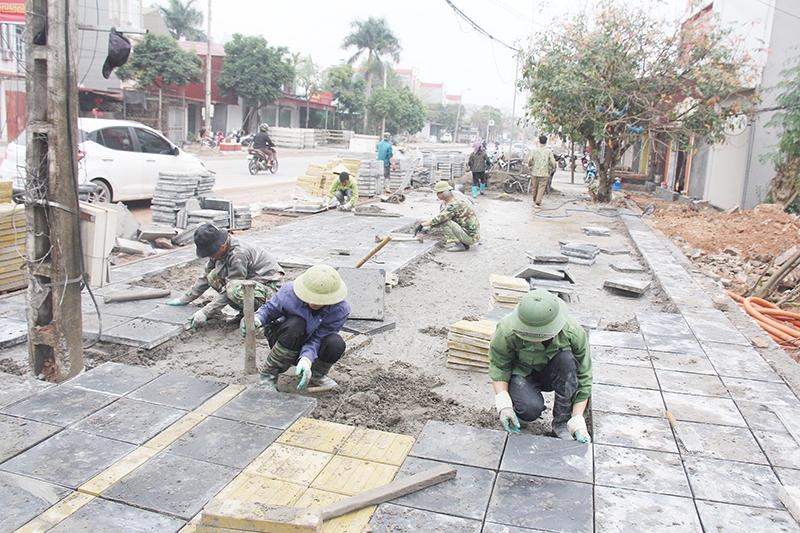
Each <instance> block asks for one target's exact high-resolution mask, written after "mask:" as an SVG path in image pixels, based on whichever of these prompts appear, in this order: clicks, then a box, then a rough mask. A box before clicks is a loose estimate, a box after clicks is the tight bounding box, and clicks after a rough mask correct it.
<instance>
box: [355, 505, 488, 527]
mask: <svg viewBox="0 0 800 533" xmlns="http://www.w3.org/2000/svg"><path fill="white" fill-rule="evenodd" d="M369 524H370V526H371V527H372V531H375V532H378V531H387V532H388V531H398V532H399V531H414V532H415V533H444V532H445V531H447V533H480V531H481V522H480V521H479V520H467V519H466V518H457V517H455V516H448V515H445V514H440V513H431V512H429V511H420V510H419V509H411V508H409V507H402V506H400V505H394V504H391V503H384V504H381V505H379V506H378V509H377V511H375V514H374V515H372V518H371V519H370V521H369Z"/></svg>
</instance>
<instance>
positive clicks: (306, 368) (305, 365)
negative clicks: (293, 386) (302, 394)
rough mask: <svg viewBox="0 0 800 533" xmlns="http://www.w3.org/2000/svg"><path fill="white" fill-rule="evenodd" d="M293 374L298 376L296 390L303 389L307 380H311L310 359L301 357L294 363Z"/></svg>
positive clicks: (306, 384)
mask: <svg viewBox="0 0 800 533" xmlns="http://www.w3.org/2000/svg"><path fill="white" fill-rule="evenodd" d="M294 374H295V375H296V376H300V383H298V384H297V390H299V391H302V390H305V389H306V387H307V386H308V382H309V381H310V380H311V359H309V358H308V357H301V358H300V360H299V361H298V362H297V365H295V369H294Z"/></svg>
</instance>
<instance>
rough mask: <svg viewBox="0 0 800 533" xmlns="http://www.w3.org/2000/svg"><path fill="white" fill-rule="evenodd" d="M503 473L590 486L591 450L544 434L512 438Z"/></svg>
mask: <svg viewBox="0 0 800 533" xmlns="http://www.w3.org/2000/svg"><path fill="white" fill-rule="evenodd" d="M500 470H501V471H505V472H515V473H517V474H529V475H532V476H540V477H550V478H556V479H564V480H568V481H580V482H583V483H591V482H592V448H591V447H590V446H589V445H588V444H581V443H580V442H577V441H572V442H570V441H564V440H562V439H557V438H553V437H544V436H542V435H529V434H520V435H511V436H510V437H509V439H508V441H507V442H506V450H505V452H503V460H502V461H501V462H500Z"/></svg>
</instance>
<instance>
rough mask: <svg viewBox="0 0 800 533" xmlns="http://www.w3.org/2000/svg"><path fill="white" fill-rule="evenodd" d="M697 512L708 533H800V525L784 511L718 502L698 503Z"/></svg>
mask: <svg viewBox="0 0 800 533" xmlns="http://www.w3.org/2000/svg"><path fill="white" fill-rule="evenodd" d="M697 510H698V511H699V513H700V519H701V520H702V521H703V526H704V527H705V529H706V531H714V532H719V533H739V532H742V531H754V532H755V531H765V532H766V531H769V532H770V533H778V532H781V533H784V532H786V533H800V525H798V524H797V522H795V520H794V518H792V515H790V514H789V513H788V512H786V511H784V510H774V509H761V508H757V507H745V506H742V505H728V504H724V503H718V502H704V501H698V502H697Z"/></svg>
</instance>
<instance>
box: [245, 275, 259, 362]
mask: <svg viewBox="0 0 800 533" xmlns="http://www.w3.org/2000/svg"><path fill="white" fill-rule="evenodd" d="M255 285H256V283H255V281H252V280H245V281H243V282H242V290H243V293H244V294H243V296H242V297H243V298H244V302H243V303H244V306H243V307H244V309H243V311H242V312H243V313H244V373H245V374H255V373H256V327H255V324H254V322H255V316H254V315H255V310H254V309H253V307H255V305H254V299H255V296H254V294H253V289H254V288H255Z"/></svg>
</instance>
